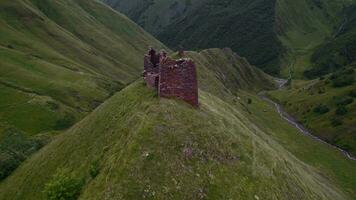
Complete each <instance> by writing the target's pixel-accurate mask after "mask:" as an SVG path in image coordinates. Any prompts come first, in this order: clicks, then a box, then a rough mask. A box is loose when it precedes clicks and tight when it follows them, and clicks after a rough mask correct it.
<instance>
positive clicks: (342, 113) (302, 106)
mask: <svg viewBox="0 0 356 200" xmlns="http://www.w3.org/2000/svg"><path fill="white" fill-rule="evenodd" d="M348 77H350V79H351V80H354V79H355V78H356V74H355V73H354V72H353V70H351V69H347V70H341V71H338V72H335V73H334V74H332V75H330V76H327V77H326V78H324V79H322V80H313V81H303V82H300V81H294V82H293V86H292V88H291V89H283V90H280V91H275V92H270V93H269V94H270V96H271V97H272V98H274V99H276V100H277V101H279V102H280V103H282V104H283V105H284V106H285V108H286V110H287V111H288V112H289V113H291V114H293V115H294V116H295V117H296V118H297V119H298V120H299V121H300V122H301V123H303V124H304V125H305V126H306V127H307V128H309V129H311V130H312V132H313V133H314V134H315V135H317V136H318V137H320V138H322V139H324V140H325V141H327V142H329V143H332V144H335V145H337V146H339V147H341V148H342V149H344V150H347V151H349V152H350V153H352V154H353V155H356V135H355V131H354V130H355V128H356V118H355V116H356V100H355V99H354V98H355V95H354V91H355V90H356V85H355V84H354V82H353V81H352V82H350V81H349V78H348Z"/></svg>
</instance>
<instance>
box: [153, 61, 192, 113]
mask: <svg viewBox="0 0 356 200" xmlns="http://www.w3.org/2000/svg"><path fill="white" fill-rule="evenodd" d="M159 75H160V76H159V84H158V95H159V96H160V97H165V98H177V99H181V100H184V101H186V102H188V103H190V104H191V105H192V106H194V107H198V106H199V102H198V82H197V74H196V69H195V64H194V62H193V61H192V60H190V59H180V60H172V59H170V58H167V59H165V60H164V61H162V62H161V63H160V68H159Z"/></svg>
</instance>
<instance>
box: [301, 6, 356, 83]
mask: <svg viewBox="0 0 356 200" xmlns="http://www.w3.org/2000/svg"><path fill="white" fill-rule="evenodd" d="M355 11H356V5H353V6H351V7H349V8H347V9H345V10H344V20H343V22H342V23H341V25H340V27H339V29H338V30H337V31H335V33H334V37H333V38H332V39H330V40H329V41H328V42H326V43H324V44H322V45H321V46H320V47H318V48H317V50H316V51H315V52H314V53H313V55H312V57H311V61H312V62H313V63H314V65H313V68H312V69H310V70H308V71H306V73H305V75H306V76H308V77H310V78H314V77H317V76H321V75H325V74H328V73H330V72H334V71H337V70H340V69H342V68H343V67H345V66H348V65H352V63H355V62H356V57H355V55H356V12H355Z"/></svg>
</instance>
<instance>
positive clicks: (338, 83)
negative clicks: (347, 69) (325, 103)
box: [332, 74, 355, 87]
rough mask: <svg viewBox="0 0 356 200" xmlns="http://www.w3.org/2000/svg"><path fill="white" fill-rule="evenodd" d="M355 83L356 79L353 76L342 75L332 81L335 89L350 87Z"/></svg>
mask: <svg viewBox="0 0 356 200" xmlns="http://www.w3.org/2000/svg"><path fill="white" fill-rule="evenodd" d="M354 82H355V78H354V75H353V74H349V75H342V76H339V77H337V78H336V79H333V80H332V83H333V86H334V87H345V86H348V85H352V84H353V83H354Z"/></svg>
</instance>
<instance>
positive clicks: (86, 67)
mask: <svg viewBox="0 0 356 200" xmlns="http://www.w3.org/2000/svg"><path fill="white" fill-rule="evenodd" d="M149 45H152V46H156V47H157V48H163V45H162V44H161V43H160V42H158V41H157V40H156V39H154V38H153V37H152V36H150V35H149V34H147V33H146V32H145V31H143V30H142V29H141V28H140V27H139V26H137V25H136V24H135V23H133V22H131V21H130V20H129V19H128V18H127V17H125V16H123V15H121V14H119V13H117V12H115V11H113V10H112V9H111V8H109V7H108V6H106V5H104V4H102V3H100V2H97V1H93V0H89V1H88V0H78V1H73V0H59V1H51V0H29V1H22V0H11V1H10V0H2V1H1V2H0V96H1V98H0V138H1V140H0V166H1V167H0V179H2V178H4V177H5V176H6V175H8V173H9V172H11V171H12V169H13V168H15V167H16V166H17V165H18V164H19V162H20V161H22V160H24V159H25V158H26V156H27V155H28V154H29V153H30V152H33V151H34V150H36V149H38V148H39V147H40V146H42V142H36V141H37V139H38V138H35V139H34V138H30V136H32V135H37V134H41V135H42V134H43V133H46V132H52V131H61V130H64V129H67V128H68V127H70V126H71V125H73V124H74V123H75V122H77V121H78V120H80V119H81V118H83V117H84V116H85V115H87V114H88V113H89V112H91V111H92V110H93V109H94V108H95V107H97V106H98V105H99V104H101V103H102V102H103V101H104V100H105V99H107V98H109V97H110V96H111V95H112V94H114V93H115V92H116V91H118V90H120V89H121V88H123V87H124V85H126V84H128V83H129V82H131V81H133V80H135V79H136V78H137V77H139V74H140V71H141V62H142V61H141V57H140V56H138V55H142V54H143V53H144V52H145V51H146V49H147V47H148V46H149ZM41 138H42V136H41Z"/></svg>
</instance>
